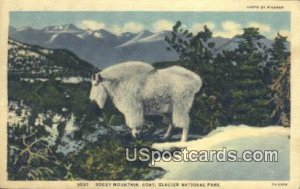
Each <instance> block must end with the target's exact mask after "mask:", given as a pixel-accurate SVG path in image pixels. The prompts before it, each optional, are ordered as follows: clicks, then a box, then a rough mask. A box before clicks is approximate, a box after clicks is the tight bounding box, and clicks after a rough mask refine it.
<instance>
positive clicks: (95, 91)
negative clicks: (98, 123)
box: [90, 83, 107, 109]
mask: <svg viewBox="0 0 300 189" xmlns="http://www.w3.org/2000/svg"><path fill="white" fill-rule="evenodd" d="M106 99H107V92H106V90H105V88H104V86H103V84H101V83H99V84H98V85H96V86H92V89H91V94H90V100H92V101H95V102H96V103H97V104H98V106H99V107H100V108H101V109H103V108H104V105H105V102H106Z"/></svg>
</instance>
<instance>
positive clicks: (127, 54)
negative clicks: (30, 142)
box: [9, 24, 272, 69]
mask: <svg viewBox="0 0 300 189" xmlns="http://www.w3.org/2000/svg"><path fill="white" fill-rule="evenodd" d="M169 35H171V32H170V31H162V32H157V33H153V32H151V31H149V30H144V31H141V32H139V33H131V32H125V33H122V34H120V35H115V34H114V33H112V32H110V31H108V30H105V29H100V30H93V31H92V30H89V29H87V30H83V29H80V28H78V27H76V26H75V25H74V24H67V25H62V26H48V27H45V28H42V29H34V28H31V27H24V28H20V29H17V28H14V27H12V26H10V28H9V37H10V38H11V39H14V40H17V41H20V42H23V43H28V44H32V45H38V46H41V47H45V48H51V49H67V50H70V51H72V52H73V53H75V54H76V55H77V56H78V57H79V58H81V59H83V60H85V61H87V62H90V63H91V64H93V65H94V66H96V67H98V68H100V69H103V68H105V67H108V66H110V65H113V64H116V63H119V62H124V61H132V60H137V61H144V62H148V63H155V62H164V61H176V60H178V59H179V56H178V54H177V53H176V52H174V51H168V50H167V43H166V42H165V40H164V39H165V36H169ZM239 40H240V39H239V38H233V39H227V38H222V37H215V38H213V39H212V41H213V42H214V43H215V47H214V49H213V52H214V53H218V52H220V51H222V50H225V49H226V50H232V49H234V48H236V47H237V46H238V42H239ZM263 43H264V44H265V45H266V46H267V47H270V46H271V44H272V40H269V39H264V40H263Z"/></svg>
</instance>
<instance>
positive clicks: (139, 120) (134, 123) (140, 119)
mask: <svg viewBox="0 0 300 189" xmlns="http://www.w3.org/2000/svg"><path fill="white" fill-rule="evenodd" d="M124 116H125V121H126V125H127V126H128V127H129V128H131V135H132V137H133V138H137V137H138V134H139V133H140V129H141V128H142V126H143V124H144V116H143V114H141V113H140V112H139V113H126V114H124Z"/></svg>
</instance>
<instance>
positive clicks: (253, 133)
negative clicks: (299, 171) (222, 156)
mask: <svg viewBox="0 0 300 189" xmlns="http://www.w3.org/2000/svg"><path fill="white" fill-rule="evenodd" d="M289 132H290V129H289V128H284V127H281V126H269V127H263V128H258V127H250V126H246V125H240V126H228V127H220V128H218V129H216V130H215V131H213V132H211V133H210V134H209V135H208V136H205V137H203V138H201V139H197V140H191V141H188V142H170V143H155V144H153V148H155V149H158V150H161V151H163V150H167V149H171V148H174V147H179V148H187V150H197V151H199V150H221V149H222V148H223V147H226V148H227V151H228V150H236V151H237V152H238V156H239V157H241V154H242V152H243V151H244V150H252V151H254V150H277V151H278V162H254V161H253V162H216V161H213V162H173V161H171V162H161V161H160V162H157V163H156V166H157V167H162V168H163V169H164V170H166V171H167V173H166V174H165V175H164V176H163V178H161V179H163V180H178V179H179V180H180V179H181V180H288V179H289V154H290V153H289V141H290V139H289Z"/></svg>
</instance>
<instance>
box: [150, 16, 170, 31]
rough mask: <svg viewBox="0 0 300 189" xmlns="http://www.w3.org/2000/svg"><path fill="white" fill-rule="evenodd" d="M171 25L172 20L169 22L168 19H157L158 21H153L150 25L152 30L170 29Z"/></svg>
mask: <svg viewBox="0 0 300 189" xmlns="http://www.w3.org/2000/svg"><path fill="white" fill-rule="evenodd" d="M173 26H174V23H173V22H171V21H170V20H165V19H162V20H158V21H156V22H154V23H153V25H152V27H153V30H154V32H161V31H165V30H172V28H173Z"/></svg>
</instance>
